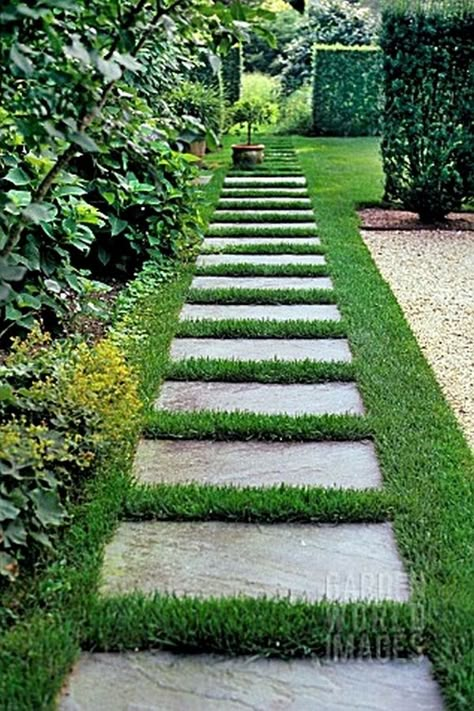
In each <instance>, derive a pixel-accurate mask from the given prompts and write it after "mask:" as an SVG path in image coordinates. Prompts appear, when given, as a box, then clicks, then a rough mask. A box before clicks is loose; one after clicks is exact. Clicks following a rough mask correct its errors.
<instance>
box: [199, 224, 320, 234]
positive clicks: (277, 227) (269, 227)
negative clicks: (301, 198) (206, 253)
mask: <svg viewBox="0 0 474 711" xmlns="http://www.w3.org/2000/svg"><path fill="white" fill-rule="evenodd" d="M315 228H316V223H315V222H213V223H212V224H211V225H210V227H209V232H208V234H212V233H213V232H215V231H216V230H235V229H239V230H240V231H242V232H243V231H246V230H257V229H258V230H270V231H273V230H314V229H315Z"/></svg>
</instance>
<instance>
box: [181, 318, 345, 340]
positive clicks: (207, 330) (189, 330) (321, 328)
mask: <svg viewBox="0 0 474 711" xmlns="http://www.w3.org/2000/svg"><path fill="white" fill-rule="evenodd" d="M176 335H177V336H181V337H186V336H187V337H188V338H345V337H346V336H347V329H346V326H345V324H344V322H343V321H298V320H295V321H271V320H268V321H257V320H252V319H241V320H239V319H223V320H222V321H212V320H211V319H209V320H206V319H189V320H185V321H181V322H180V324H179V327H178V330H177V332H176Z"/></svg>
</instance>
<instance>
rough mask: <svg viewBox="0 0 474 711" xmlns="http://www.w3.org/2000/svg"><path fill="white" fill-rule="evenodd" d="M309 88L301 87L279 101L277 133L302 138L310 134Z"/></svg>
mask: <svg viewBox="0 0 474 711" xmlns="http://www.w3.org/2000/svg"><path fill="white" fill-rule="evenodd" d="M311 98H312V93H311V86H310V85H309V84H308V85H307V86H302V87H300V88H299V89H296V91H294V92H293V93H292V94H290V95H289V96H284V97H282V99H281V101H280V107H279V108H280V118H279V121H278V133H283V134H285V133H288V134H291V133H296V134H300V135H302V136H304V135H308V134H310V133H311V131H312V128H313V116H312V110H311Z"/></svg>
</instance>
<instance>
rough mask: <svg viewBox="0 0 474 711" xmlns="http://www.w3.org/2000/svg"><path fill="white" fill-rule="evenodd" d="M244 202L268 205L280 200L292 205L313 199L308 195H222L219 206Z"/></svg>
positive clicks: (309, 201) (231, 205)
mask: <svg viewBox="0 0 474 711" xmlns="http://www.w3.org/2000/svg"><path fill="white" fill-rule="evenodd" d="M242 202H244V203H248V204H250V205H251V204H253V203H255V204H257V205H258V204H261V205H266V204H268V203H270V205H273V204H275V205H276V204H277V203H278V202H280V203H283V204H284V205H285V204H288V205H291V204H293V203H298V204H300V203H301V204H303V205H311V200H310V199H309V198H307V197H281V198H278V197H241V198H238V197H237V198H236V197H221V199H220V200H219V206H222V208H224V205H225V207H227V208H229V207H232V208H235V207H237V208H238V207H240V205H241V204H242Z"/></svg>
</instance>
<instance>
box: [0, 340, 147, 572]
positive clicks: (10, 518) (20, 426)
mask: <svg viewBox="0 0 474 711" xmlns="http://www.w3.org/2000/svg"><path fill="white" fill-rule="evenodd" d="M0 377H1V381H2V386H1V388H0V421H1V426H0V451H1V455H0V476H1V480H0V578H1V577H2V576H6V577H8V578H10V579H14V578H15V577H16V575H17V574H18V572H19V569H20V563H22V562H23V561H24V560H26V561H27V563H29V564H31V563H32V562H34V561H35V559H36V558H37V556H38V552H39V549H40V548H48V549H52V542H51V536H52V534H54V533H56V535H57V531H58V529H59V528H60V527H61V526H64V524H65V523H66V521H67V517H68V509H69V508H70V505H71V502H74V501H77V498H78V495H79V494H80V492H81V490H82V488H83V486H84V479H85V478H86V477H87V475H88V474H90V472H91V471H93V467H94V466H95V465H96V460H97V458H98V457H100V456H103V455H104V453H105V452H106V451H107V449H110V448H111V447H114V445H115V443H116V442H117V441H120V439H121V438H122V437H127V436H128V435H129V433H130V432H132V433H133V431H134V430H135V429H136V427H137V422H138V420H137V417H138V412H139V403H138V398H137V396H136V384H135V381H134V378H133V376H132V373H131V372H130V370H129V368H128V367H127V366H126V365H125V362H124V358H123V355H122V354H121V353H120V351H119V350H118V349H117V348H116V347H115V346H114V345H113V344H112V343H106V342H103V343H100V344H98V345H97V346H95V347H94V348H89V347H87V346H86V345H85V344H82V345H80V346H78V345H77V344H76V343H74V342H70V341H69V342H68V341H66V342H65V343H61V342H57V343H54V344H52V343H51V339H50V337H49V336H48V335H45V334H41V333H40V332H38V331H32V332H31V334H30V337H29V338H28V339H27V340H26V341H24V342H23V343H21V344H20V343H16V345H15V347H14V349H13V350H12V353H11V354H10V356H9V358H8V359H7V361H6V363H5V365H4V366H1V367H0Z"/></svg>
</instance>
